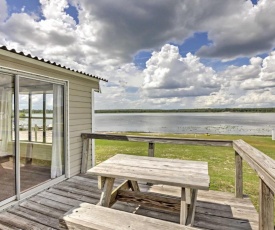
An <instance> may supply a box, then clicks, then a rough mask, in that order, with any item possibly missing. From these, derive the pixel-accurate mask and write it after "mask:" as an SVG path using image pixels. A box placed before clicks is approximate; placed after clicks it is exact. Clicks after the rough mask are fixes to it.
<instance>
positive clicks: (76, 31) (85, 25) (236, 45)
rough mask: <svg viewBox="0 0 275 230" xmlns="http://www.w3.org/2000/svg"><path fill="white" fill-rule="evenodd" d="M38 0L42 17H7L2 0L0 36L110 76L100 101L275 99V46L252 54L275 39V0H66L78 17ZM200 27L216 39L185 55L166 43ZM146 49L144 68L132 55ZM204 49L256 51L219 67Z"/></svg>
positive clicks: (150, 103)
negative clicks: (206, 59)
mask: <svg viewBox="0 0 275 230" xmlns="http://www.w3.org/2000/svg"><path fill="white" fill-rule="evenodd" d="M40 3H41V6H42V8H41V11H42V14H43V16H44V18H39V19H38V18H37V15H32V14H27V13H25V12H20V13H13V14H11V15H9V17H8V15H7V5H6V2H5V1H4V0H0V43H2V44H4V45H8V46H9V47H10V48H16V49H17V50H19V51H21V50H23V51H27V52H31V53H32V54H33V55H36V56H39V57H43V58H46V59H49V60H52V61H55V62H59V63H62V64H65V65H66V66H68V67H71V68H75V69H79V70H83V71H87V72H90V73H92V74H95V75H99V76H101V77H104V78H108V79H109V83H107V84H106V85H103V86H102V88H103V94H102V95H98V96H97V98H98V100H100V102H99V103H97V105H98V106H97V107H98V108H119V107H121V108H154V107H157V108H161V107H162V106H163V107H165V108H177V107H207V106H211V107H222V106H228V107H231V106H234V107H236V106H244V105H246V106H247V105H251V106H253V103H256V104H257V105H260V104H262V105H266V103H268V104H270V105H272V103H273V105H274V102H272V99H273V95H274V94H275V92H274V84H275V83H274V82H275V76H274V72H275V67H274V66H275V65H274V62H275V52H272V53H270V55H269V56H268V57H266V58H264V59H262V58H260V57H255V56H256V54H259V53H263V52H267V51H269V50H270V49H272V48H274V47H275V24H274V23H273V15H275V2H274V1H272V0H260V1H259V2H258V4H257V5H256V6H253V5H252V3H251V2H250V1H243V0H236V1H220V0H212V1H204V0H197V1H175V2H173V4H171V2H169V1H166V0H159V1H145V0H143V1H142V0H141V1H129V0H117V1H111V0H101V1H89V0H81V1H80V0H69V3H70V4H73V5H74V6H75V7H76V8H77V10H78V19H79V23H76V21H75V20H74V19H73V18H72V17H71V16H70V15H68V14H67V13H66V11H65V9H66V8H67V7H68V6H69V3H68V1H66V0H51V1H49V0H41V1H40ZM122 6H123V7H122ZM7 17H8V18H7ZM195 32H207V33H208V36H209V39H210V40H212V43H211V44H210V45H209V46H208V47H203V48H202V49H201V50H199V52H198V53H197V54H196V55H192V54H187V55H186V56H184V57H182V56H181V55H180V54H179V51H178V48H177V47H176V46H173V45H169V44H168V43H171V42H173V43H174V44H180V43H182V42H183V41H184V40H185V39H186V38H188V37H190V36H191V35H193V34H194V33H195ZM165 44H166V45H165ZM141 50H150V51H152V57H151V58H150V60H148V62H147V64H146V68H145V70H144V71H142V70H139V69H138V68H137V67H136V66H135V65H134V64H133V63H132V57H133V55H135V54H136V53H137V52H139V51H141ZM200 56H204V57H216V58H223V59H234V58H235V57H240V56H245V57H251V59H250V64H248V65H244V66H240V67H239V66H229V67H228V68H226V69H225V70H224V71H222V72H216V71H215V70H214V69H213V68H211V67H209V66H206V65H204V64H203V63H202V62H201V60H200ZM264 98H267V99H266V102H264ZM238 103H239V104H238Z"/></svg>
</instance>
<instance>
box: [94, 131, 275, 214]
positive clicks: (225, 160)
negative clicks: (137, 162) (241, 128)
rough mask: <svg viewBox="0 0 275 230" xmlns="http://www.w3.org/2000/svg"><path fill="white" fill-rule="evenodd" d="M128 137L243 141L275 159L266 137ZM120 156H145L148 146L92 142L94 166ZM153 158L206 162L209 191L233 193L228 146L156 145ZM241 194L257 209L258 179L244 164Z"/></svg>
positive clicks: (274, 149)
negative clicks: (94, 151)
mask: <svg viewBox="0 0 275 230" xmlns="http://www.w3.org/2000/svg"><path fill="white" fill-rule="evenodd" d="M127 134H128V135H145V136H149V135H154V136H156V135H158V136H163V137H182V138H198V139H222V140H237V139H243V140H244V141H246V142H247V143H249V144H251V145H252V146H254V147H255V148H257V149H259V150H260V151H262V152H263V153H265V154H266V155H268V156H270V157H271V158H273V159H275V141H272V140H271V137H270V136H239V135H210V136H207V135H203V134H201V135H198V134H197V135H196V136H195V135H194V134H148V133H127ZM118 153H123V154H131V155H140V156H147V154H148V144H147V143H138V142H124V141H108V140H96V160H97V162H96V163H97V164H98V163H100V162H102V161H104V160H106V159H108V158H110V157H111V156H113V155H115V154H118ZM155 156H156V157H163V158H175V159H183V160H198V161H207V162H208V165H209V174H210V181H211V183H210V189H211V190H218V191H227V192H231V193H234V190H235V187H234V183H235V182H234V181H235V179H234V178H235V163H234V162H235V158H234V156H235V154H234V150H233V148H232V147H208V146H194V145H173V144H156V145H155ZM243 172H244V175H243V176H244V178H243V180H244V193H245V194H247V195H249V196H250V198H251V200H252V203H253V204H254V206H255V207H256V208H257V210H258V197H259V179H258V177H257V175H256V173H255V172H254V170H252V169H251V168H250V166H248V165H247V164H246V163H244V168H243Z"/></svg>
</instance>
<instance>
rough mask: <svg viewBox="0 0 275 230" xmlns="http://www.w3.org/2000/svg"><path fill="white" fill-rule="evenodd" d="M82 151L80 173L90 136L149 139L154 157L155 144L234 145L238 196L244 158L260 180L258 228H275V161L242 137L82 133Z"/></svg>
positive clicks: (127, 139) (84, 161)
mask: <svg viewBox="0 0 275 230" xmlns="http://www.w3.org/2000/svg"><path fill="white" fill-rule="evenodd" d="M81 136H82V140H83V152H82V169H81V172H82V173H85V172H86V171H87V162H88V157H89V145H90V142H89V141H90V140H91V139H103V140H115V141H132V142H147V143H148V156H150V157H153V156H154V150H155V144H156V143H167V144H181V145H204V146H225V147H233V149H234V150H235V196H236V197H237V198H243V164H242V162H243V160H244V161H245V162H247V163H248V165H249V166H250V167H251V168H252V169H254V170H255V171H256V173H257V175H258V176H259V179H260V188H259V200H260V202H259V207H260V210H259V229H260V230H265V229H274V192H275V161H274V160H273V159H272V158H270V157H268V156H267V155H265V154H264V153H262V152H261V151H259V150H258V149H256V148H254V147H252V146H251V145H249V144H248V143H246V142H244V141H243V140H234V141H230V140H211V139H195V138H166V137H152V136H133V135H115V134H98V133H82V135H81Z"/></svg>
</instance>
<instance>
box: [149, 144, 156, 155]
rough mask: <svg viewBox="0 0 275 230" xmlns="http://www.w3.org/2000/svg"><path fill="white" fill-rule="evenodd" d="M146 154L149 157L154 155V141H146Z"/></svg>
mask: <svg viewBox="0 0 275 230" xmlns="http://www.w3.org/2000/svg"><path fill="white" fill-rule="evenodd" d="M148 156H149V157H154V156H155V143H152V142H149V143H148Z"/></svg>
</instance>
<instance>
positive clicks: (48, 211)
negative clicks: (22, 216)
mask: <svg viewBox="0 0 275 230" xmlns="http://www.w3.org/2000/svg"><path fill="white" fill-rule="evenodd" d="M20 207H23V208H26V209H29V210H32V211H34V212H38V213H41V214H43V215H46V216H49V217H53V218H57V219H59V217H60V216H62V215H63V214H64V212H63V211H60V210H57V209H54V208H50V207H48V206H45V205H42V204H37V203H35V202H32V201H30V200H28V201H24V202H22V203H21V204H20Z"/></svg>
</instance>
